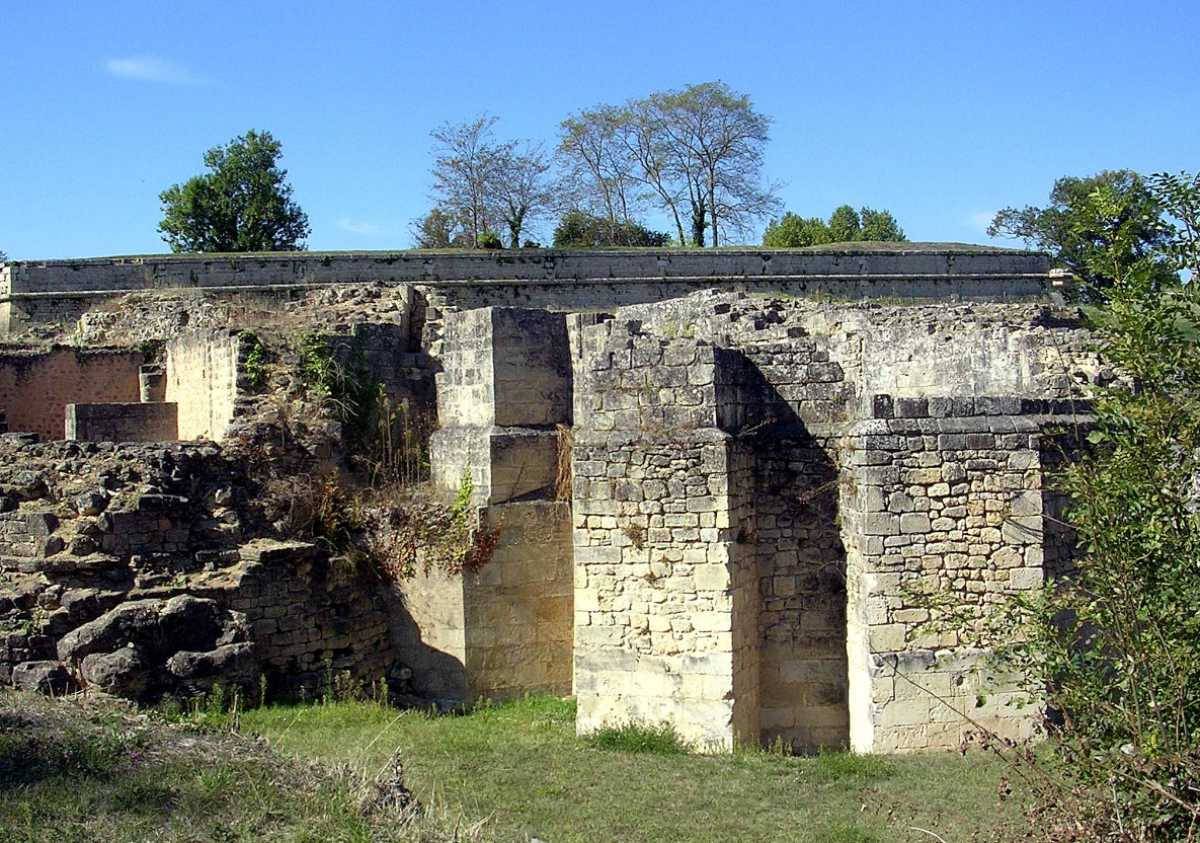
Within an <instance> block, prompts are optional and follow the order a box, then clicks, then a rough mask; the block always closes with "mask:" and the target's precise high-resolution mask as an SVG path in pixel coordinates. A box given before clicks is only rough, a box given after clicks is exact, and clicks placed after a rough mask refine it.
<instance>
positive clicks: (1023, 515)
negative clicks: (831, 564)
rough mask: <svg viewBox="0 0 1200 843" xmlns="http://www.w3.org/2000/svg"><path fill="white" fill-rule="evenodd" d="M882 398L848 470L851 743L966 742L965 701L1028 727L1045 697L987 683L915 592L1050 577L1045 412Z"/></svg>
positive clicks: (862, 427)
mask: <svg viewBox="0 0 1200 843" xmlns="http://www.w3.org/2000/svg"><path fill="white" fill-rule="evenodd" d="M875 403H876V413H875V415H876V418H874V419H868V420H864V421H861V422H858V423H857V424H855V425H854V426H853V427H852V428H851V429H850V430H849V431H848V437H847V448H848V453H847V456H846V463H845V467H844V468H843V472H842V484H843V488H842V500H843V504H844V506H843V509H842V536H843V541H844V543H845V545H846V550H847V573H846V579H847V591H848V594H849V600H848V608H847V615H848V637H849V659H850V664H849V668H850V674H849V678H850V705H851V718H850V722H851V735H850V737H851V745H852V747H853V748H854V749H855V750H857V751H860V752H892V751H896V750H910V749H926V748H932V747H951V746H955V745H956V744H958V743H959V741H960V740H961V738H962V737H963V735H964V734H965V733H966V732H968V731H970V730H971V729H972V728H974V727H973V726H972V725H971V724H969V723H967V722H966V721H965V720H964V719H963V715H964V714H969V715H970V717H971V718H972V719H973V720H974V721H975V722H976V723H980V724H982V725H984V726H986V727H988V728H990V729H991V730H993V731H994V732H995V733H997V734H999V735H1001V736H1002V737H1007V738H1014V739H1021V738H1025V737H1028V736H1030V735H1031V734H1032V729H1033V726H1034V724H1035V717H1034V716H1032V715H1033V714H1034V713H1036V708H1027V709H1021V708H1019V707H1017V706H1015V705H1014V703H1015V702H1017V700H1018V696H1019V694H1018V691H1019V690H1020V689H1018V688H1016V687H1012V686H1009V685H1005V684H1004V683H1003V682H993V683H991V686H990V687H987V688H986V689H985V687H984V686H982V685H981V684H980V683H981V676H980V675H977V674H974V673H972V672H971V670H970V669H971V668H972V667H973V666H975V663H976V662H977V660H978V654H976V653H972V652H970V651H969V650H965V649H963V648H962V646H961V645H962V642H960V641H959V640H958V638H957V636H956V635H955V634H954V633H945V632H936V631H930V627H929V626H928V624H927V622H928V621H929V614H930V613H929V610H928V607H927V606H926V605H924V604H923V603H924V601H923V600H922V599H921V598H920V597H918V596H916V595H918V594H920V593H922V592H928V593H931V594H932V593H937V594H941V595H952V596H953V598H954V600H955V602H956V603H957V604H958V605H960V606H980V607H987V606H989V605H992V604H995V603H996V602H997V601H999V600H1001V599H1002V598H1003V597H1004V596H1005V595H1009V594H1012V593H1015V592H1019V591H1027V590H1030V589H1036V588H1039V587H1040V586H1041V585H1042V582H1043V561H1044V560H1043V549H1042V548H1043V542H1042V536H1043V509H1042V485H1043V476H1042V467H1041V464H1040V449H1041V445H1040V428H1041V425H1040V424H1039V422H1038V421H1037V420H1036V419H1034V418H1029V417H1022V416H1019V415H1016V414H1017V413H1019V412H1020V409H1021V402H1020V400H1019V399H1014V398H995V399H983V398H978V399H975V400H974V401H972V400H971V399H949V398H943V399H939V398H929V399H897V400H896V401H895V403H894V405H893V402H892V401H891V399H890V397H888V396H880V397H879V398H878V400H877V401H876V402H875ZM974 413H979V415H973V414H974ZM984 690H986V691H987V694H986V696H981V692H983V691H984Z"/></svg>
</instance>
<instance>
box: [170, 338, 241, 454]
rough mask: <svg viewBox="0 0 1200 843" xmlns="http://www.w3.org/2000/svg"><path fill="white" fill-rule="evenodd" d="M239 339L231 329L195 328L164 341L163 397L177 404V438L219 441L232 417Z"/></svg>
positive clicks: (234, 401) (236, 380) (235, 392)
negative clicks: (164, 371) (164, 374)
mask: <svg viewBox="0 0 1200 843" xmlns="http://www.w3.org/2000/svg"><path fill="white" fill-rule="evenodd" d="M240 354H241V340H240V337H239V335H238V334H237V333H235V332H230V331H197V332H193V333H188V334H183V335H182V336H179V337H176V338H175V339H173V340H171V341H170V342H168V343H167V349H166V391H165V399H166V401H168V402H170V403H173V404H175V405H177V407H178V418H179V422H178V430H179V438H180V439H210V440H212V441H214V442H219V441H220V440H222V439H223V438H224V437H225V431H226V429H227V428H228V427H229V423H230V422H231V421H232V420H233V414H234V405H235V403H236V401H237V385H238V361H239V356H240Z"/></svg>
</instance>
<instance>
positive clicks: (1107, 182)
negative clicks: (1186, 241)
mask: <svg viewBox="0 0 1200 843" xmlns="http://www.w3.org/2000/svg"><path fill="white" fill-rule="evenodd" d="M1098 190H1099V191H1102V192H1103V193H1104V195H1105V196H1106V197H1107V198H1106V200H1105V203H1104V207H1103V208H1101V207H1099V206H1097V205H1096V204H1095V203H1094V202H1093V195H1094V194H1095V193H1096V191H1098ZM1165 196H1166V194H1165V193H1163V192H1161V191H1159V192H1156V191H1155V190H1152V189H1151V187H1150V185H1148V184H1147V183H1146V180H1145V179H1143V178H1142V177H1141V176H1140V175H1138V174H1137V173H1135V172H1133V171H1132V170H1105V171H1103V172H1100V173H1097V174H1095V175H1093V176H1087V177H1084V178H1079V177H1075V176H1065V177H1063V178H1061V179H1059V180H1058V181H1056V182H1055V183H1054V188H1053V189H1052V190H1051V191H1050V204H1049V205H1047V206H1046V207H1044V208H1039V207H1035V206H1026V207H1024V208H1003V209H1001V210H1000V211H997V212H996V216H995V218H994V219H993V220H992V223H991V225H989V226H988V234H989V235H990V236H992V237H997V236H1003V237H1014V238H1017V239H1020V240H1024V241H1025V242H1026V243H1027V244H1028V245H1030V246H1032V247H1034V248H1037V249H1041V250H1043V251H1046V252H1049V253H1050V254H1051V255H1053V256H1054V257H1055V259H1056V260H1058V262H1059V263H1061V264H1062V265H1063V266H1064V267H1066V268H1067V269H1069V270H1071V272H1073V273H1075V274H1076V275H1078V276H1080V278H1082V279H1083V280H1084V281H1085V285H1084V287H1083V289H1082V295H1083V296H1084V297H1085V298H1086V299H1088V300H1091V301H1099V300H1100V299H1101V298H1102V296H1103V290H1104V288H1106V287H1108V286H1110V285H1111V284H1113V283H1114V282H1115V281H1116V279H1117V278H1119V277H1122V276H1124V275H1125V274H1126V273H1128V272H1129V271H1131V270H1132V268H1133V267H1134V266H1135V265H1136V264H1138V263H1139V262H1141V261H1144V260H1146V259H1147V258H1150V257H1152V256H1154V255H1155V254H1157V253H1160V252H1161V250H1162V249H1163V248H1164V247H1165V246H1166V245H1167V244H1168V242H1169V241H1170V239H1171V238H1170V230H1169V228H1168V226H1166V225H1165V224H1164V221H1163V218H1162V213H1163V205H1162V202H1163V200H1164V198H1165Z"/></svg>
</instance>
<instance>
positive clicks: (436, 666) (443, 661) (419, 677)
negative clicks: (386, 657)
mask: <svg viewBox="0 0 1200 843" xmlns="http://www.w3.org/2000/svg"><path fill="white" fill-rule="evenodd" d="M388 602H389V611H390V622H391V633H392V642H393V644H394V645H395V647H396V652H398V653H402V654H403V659H404V661H405V662H406V664H407V665H408V667H409V668H410V669H411V670H412V680H411V683H412V690H413V693H414V694H415V695H416V696H418V697H420V698H421V699H423V700H430V701H432V702H433V704H434V705H436V706H438V707H440V708H451V707H454V706H456V705H460V704H462V703H464V702H466V701H467V700H468V699H469V695H470V686H469V683H468V681H467V668H466V665H465V664H464V663H463V660H462V658H460V657H457V656H455V655H453V654H451V653H449V652H447V651H446V650H445V649H441V648H442V647H447V646H454V644H453V643H451V642H447V641H444V640H442V639H441V638H439V636H445V635H446V634H447V630H446V629H443V628H441V627H434V626H431V625H429V624H428V623H426V624H425V628H426V629H427V630H430V633H429V636H428V637H429V638H430V640H426V636H424V635H423V634H422V632H421V626H420V625H419V624H418V622H417V620H416V619H414V618H413V616H412V613H411V612H410V611H409V608H408V601H407V600H406V599H405V596H404V594H403V593H401V592H400V591H398V590H393V591H392V593H391V596H390V597H389V600H388ZM458 632H459V634H460V635H461V633H462V629H461V628H459V629H458ZM450 633H451V635H453V631H450ZM434 642H436V643H437V644H438V645H440V646H434ZM459 652H460V653H461V652H462V650H461V649H460V650H459Z"/></svg>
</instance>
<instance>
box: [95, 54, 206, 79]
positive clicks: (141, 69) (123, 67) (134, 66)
mask: <svg viewBox="0 0 1200 843" xmlns="http://www.w3.org/2000/svg"><path fill="white" fill-rule="evenodd" d="M104 69H105V70H106V71H107V72H108V74H109V75H110V76H116V77H117V78H118V79H136V80H137V81H139V82H161V83H163V84H166V85H199V84H201V83H202V82H204V79H202V78H201V77H199V76H197V75H196V74H194V73H192V71H190V70H188V69H187V68H186V67H184V66H183V65H179V64H176V63H175V62H171V61H167V60H166V59H160V58H156V57H154V56H126V57H124V58H113V59H108V60H106V61H105V62H104Z"/></svg>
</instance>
